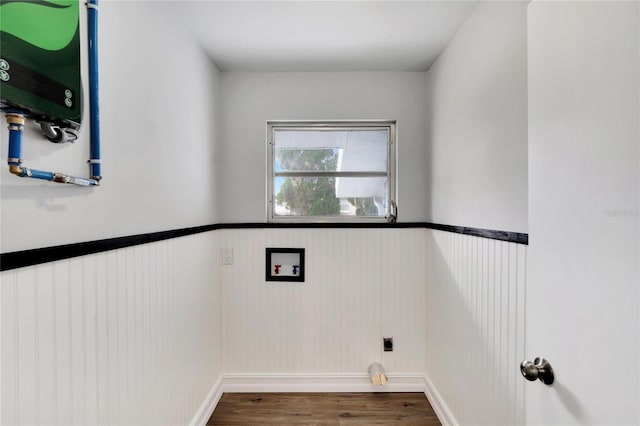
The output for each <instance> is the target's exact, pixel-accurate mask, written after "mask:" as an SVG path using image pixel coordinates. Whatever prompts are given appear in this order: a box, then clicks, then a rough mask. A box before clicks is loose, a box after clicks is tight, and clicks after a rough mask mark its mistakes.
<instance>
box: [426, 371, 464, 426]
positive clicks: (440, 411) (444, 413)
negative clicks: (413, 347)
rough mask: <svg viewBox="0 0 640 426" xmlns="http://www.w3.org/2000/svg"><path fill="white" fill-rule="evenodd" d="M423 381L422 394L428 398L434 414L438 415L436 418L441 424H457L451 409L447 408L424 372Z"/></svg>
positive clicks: (454, 425) (455, 425) (449, 425)
mask: <svg viewBox="0 0 640 426" xmlns="http://www.w3.org/2000/svg"><path fill="white" fill-rule="evenodd" d="M424 382H425V388H424V394H425V396H426V397H427V399H428V400H429V404H431V407H432V408H433V411H435V412H436V416H438V420H440V423H442V426H457V424H458V422H456V419H455V417H453V414H452V413H451V410H449V407H448V406H447V404H446V403H445V402H444V399H442V396H440V392H438V389H436V387H435V386H434V385H433V382H432V381H431V379H429V376H428V375H426V374H425V375H424Z"/></svg>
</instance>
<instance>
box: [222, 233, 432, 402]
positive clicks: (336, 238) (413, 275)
mask: <svg viewBox="0 0 640 426" xmlns="http://www.w3.org/2000/svg"><path fill="white" fill-rule="evenodd" d="M217 232H218V233H219V236H218V239H217V242H218V244H219V252H222V251H223V249H229V248H232V249H233V265H223V266H221V268H220V283H221V287H222V289H221V294H222V295H221V299H222V318H223V324H222V341H223V345H222V346H223V360H224V371H225V374H226V375H227V377H228V378H229V384H232V383H235V384H237V385H242V386H243V387H242V389H243V390H245V391H248V390H250V384H251V383H254V384H256V386H258V387H259V389H256V390H264V388H265V386H264V385H265V384H267V382H268V381H269V380H271V381H272V383H273V384H276V383H277V384H279V385H282V386H280V387H279V388H278V389H279V390H283V389H286V383H287V382H289V383H291V384H292V386H293V388H292V389H294V388H295V386H296V384H299V383H300V380H301V379H304V378H305V377H306V378H313V377H317V375H326V377H333V378H335V382H334V383H333V387H332V384H331V383H329V382H327V380H326V378H325V379H323V380H322V384H321V385H320V386H319V388H318V389H316V390H326V391H330V390H332V389H333V390H336V391H340V390H344V389H345V387H344V386H345V385H347V386H348V384H349V383H351V384H354V382H353V380H355V381H356V382H355V384H356V385H357V386H361V385H367V386H368V382H367V368H368V366H369V365H370V364H371V363H373V362H381V363H382V365H383V366H384V368H385V369H386V371H387V373H388V374H389V375H390V376H393V375H400V376H402V377H403V378H404V379H405V380H406V378H407V376H410V377H420V378H422V377H424V362H425V345H424V343H425V338H424V336H425V333H426V329H425V321H426V320H425V310H424V307H425V303H426V301H425V297H426V291H425V290H426V288H425V286H424V282H425V273H426V258H425V243H424V238H425V237H424V236H425V232H426V230H425V229H424V228H415V229H413V228H409V229H375V228H372V229H357V228H353V229H287V228H283V229H281V228H271V229H222V230H218V231H217ZM267 247H279V248H283V247H291V248H304V249H305V255H306V281H305V282H302V283H300V282H267V281H265V248H267ZM383 337H393V343H394V350H393V352H384V351H383V344H382V343H383V342H382V338H383ZM400 376H399V377H400ZM303 381H304V380H303ZM308 383H313V380H311V381H310V382H308ZM422 383H423V384H424V382H422ZM247 386H249V387H247ZM408 386H409V387H410V389H412V390H415V382H411V383H410V384H409V385H408ZM266 387H268V386H266ZM399 390H400V389H399Z"/></svg>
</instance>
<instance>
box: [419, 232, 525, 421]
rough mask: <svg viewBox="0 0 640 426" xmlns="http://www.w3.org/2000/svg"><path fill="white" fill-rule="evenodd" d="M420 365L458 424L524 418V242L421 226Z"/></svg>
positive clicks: (520, 419) (519, 419) (446, 409)
mask: <svg viewBox="0 0 640 426" xmlns="http://www.w3.org/2000/svg"><path fill="white" fill-rule="evenodd" d="M426 245H427V256H428V261H429V264H428V267H427V279H426V280H427V295H428V299H427V303H426V330H427V333H426V336H427V342H426V344H427V347H426V360H427V362H426V372H427V377H428V382H429V383H430V386H431V387H432V388H433V389H435V391H436V392H437V395H439V396H440V398H441V401H443V402H444V405H445V407H444V408H445V410H444V411H446V412H448V413H450V417H453V421H454V422H456V423H458V424H510V425H514V424H522V422H523V400H522V398H523V385H524V380H522V378H521V377H520V372H519V369H518V365H519V362H520V361H521V360H522V359H523V356H524V302H525V273H526V254H527V249H526V246H524V245H519V244H514V243H508V242H502V241H497V240H490V239H486V238H478V237H473V236H467V235H460V234H454V233H447V232H443V231H435V230H429V231H427V239H426Z"/></svg>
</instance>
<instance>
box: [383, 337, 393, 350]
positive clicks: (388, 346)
mask: <svg viewBox="0 0 640 426" xmlns="http://www.w3.org/2000/svg"><path fill="white" fill-rule="evenodd" d="M382 347H383V348H384V351H385V352H392V351H393V337H383V338H382Z"/></svg>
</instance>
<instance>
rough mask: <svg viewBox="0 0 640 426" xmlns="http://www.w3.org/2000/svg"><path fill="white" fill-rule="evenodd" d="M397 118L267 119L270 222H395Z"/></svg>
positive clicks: (268, 208) (268, 213)
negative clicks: (291, 120) (340, 120)
mask: <svg viewBox="0 0 640 426" xmlns="http://www.w3.org/2000/svg"><path fill="white" fill-rule="evenodd" d="M395 136H396V125H395V122H394V121H364V122H318V121H313V122H284V121H270V122H267V142H268V146H269V149H268V160H267V162H268V165H267V169H268V179H267V180H268V185H267V210H268V212H267V215H268V218H269V221H281V222H293V221H296V220H302V221H307V222H308V221H317V222H325V221H344V222H347V221H378V222H380V221H387V220H389V221H392V220H395V212H394V202H393V200H394V198H395V145H396V144H395V142H396V141H395Z"/></svg>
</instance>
